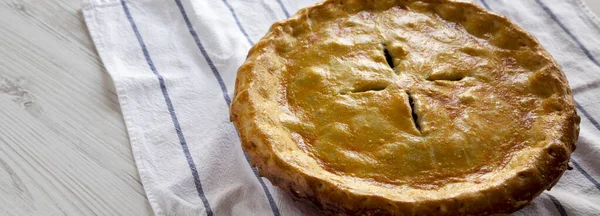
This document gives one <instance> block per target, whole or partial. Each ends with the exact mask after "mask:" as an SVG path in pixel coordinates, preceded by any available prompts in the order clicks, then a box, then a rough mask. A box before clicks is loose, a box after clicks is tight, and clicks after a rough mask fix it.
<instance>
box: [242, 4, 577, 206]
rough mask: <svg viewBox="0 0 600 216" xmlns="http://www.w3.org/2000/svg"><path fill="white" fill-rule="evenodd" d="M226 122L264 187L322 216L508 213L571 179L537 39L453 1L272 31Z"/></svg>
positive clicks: (569, 146)
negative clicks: (233, 127) (307, 204)
mask: <svg viewBox="0 0 600 216" xmlns="http://www.w3.org/2000/svg"><path fill="white" fill-rule="evenodd" d="M231 120H232V121H233V122H234V123H235V125H236V127H237V128H238V130H239V133H240V137H241V140H242V145H243V148H244V150H245V151H246V152H247V153H248V155H249V156H250V158H251V161H252V164H253V165H255V166H256V167H257V168H258V170H259V172H260V174H261V175H263V176H265V177H267V178H268V179H270V180H271V181H272V182H273V184H275V185H277V186H279V187H282V188H283V189H285V190H286V191H289V192H291V193H292V194H293V195H294V196H296V197H300V198H307V199H309V200H311V201H312V202H314V203H315V204H316V205H317V206H318V207H320V208H321V209H322V210H324V211H325V212H328V213H335V214H347V215H356V214H366V215H370V214H375V215H379V214H383V215H387V214H394V215H461V214H469V215H480V214H491V213H508V212H512V211H515V210H516V209H518V208H520V207H523V206H524V205H526V204H527V203H528V202H529V201H531V200H532V199H533V198H534V197H536V196H537V195H539V194H540V193H541V192H542V191H543V190H545V189H548V188H549V187H551V186H552V185H553V184H554V183H555V182H556V181H557V180H558V179H559V178H560V176H561V175H562V173H563V172H564V171H565V170H566V169H567V167H568V162H569V158H570V154H571V152H572V151H573V150H574V149H575V142H576V140H577V136H578V133H579V116H578V115H577V113H576V109H575V106H574V102H573V98H572V94H571V89H570V88H569V86H568V83H567V80H566V77H565V75H564V74H563V72H562V71H561V70H560V68H559V67H558V65H557V63H556V62H555V61H554V60H553V59H552V57H551V56H550V54H549V53H548V52H547V51H546V50H545V49H544V48H543V47H541V45H540V44H539V42H537V40H536V39H535V38H533V37H532V36H531V35H529V34H528V33H526V32H525V31H524V30H522V29H521V28H520V27H518V26H517V25H515V24H514V23H512V22H511V21H509V20H508V19H506V18H505V17H502V16H499V15H496V14H494V13H491V12H488V11H486V10H485V9H482V8H480V7H478V6H476V5H474V4H472V3H468V2H463V1H452V0H428V1H411V0H404V1H402V0H396V1H393V0H378V1H374V0H328V1H325V2H323V3H319V4H317V5H315V6H312V7H309V8H305V9H302V10H300V11H299V12H298V13H297V14H295V15H294V16H293V17H291V18H290V19H288V20H284V21H281V22H277V23H275V24H274V25H273V26H272V27H271V29H270V30H269V32H268V33H267V35H266V36H265V37H263V38H262V39H261V40H260V41H259V42H258V43H257V44H256V45H255V46H254V47H253V48H252V49H251V50H250V52H249V54H248V58H247V60H246V62H245V63H244V64H243V65H242V66H241V67H240V69H239V71H238V75H237V80H236V89H235V96H234V100H233V103H232V105H231Z"/></svg>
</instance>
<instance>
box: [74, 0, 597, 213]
mask: <svg viewBox="0 0 600 216" xmlns="http://www.w3.org/2000/svg"><path fill="white" fill-rule="evenodd" d="M316 2H317V1H316V0H84V4H83V14H84V15H85V21H86V23H87V26H88V28H89V31H90V34H91V36H92V38H93V40H94V43H95V45H96V48H97V50H98V53H99V54H100V57H101V58H102V61H103V62H104V65H105V67H106V69H107V71H108V73H109V74H110V76H111V77H112V79H113V81H114V85H115V88H116V91H117V94H118V97H119V103H120V105H121V110H122V112H123V118H124V121H125V123H126V125H127V130H128V133H129V137H130V141H131V147H132V149H133V155H134V157H135V161H136V164H137V167H138V169H139V173H140V177H141V180H142V183H143V185H144V188H145V190H146V195H147V197H148V200H149V201H150V204H151V206H152V208H153V210H154V213H155V214H156V215H315V214H318V213H317V212H316V211H315V210H314V209H312V208H311V207H310V206H309V205H305V204H303V203H298V202H295V201H293V200H292V199H291V198H290V197H289V196H288V195H286V194H285V193H283V191H282V190H280V189H279V188H277V187H273V185H271V183H270V182H269V181H268V180H267V179H264V178H261V177H259V176H258V175H257V171H256V170H255V169H253V168H252V167H251V166H250V164H249V159H248V157H247V156H246V155H245V154H244V153H243V151H242V149H241V146H240V140H239V137H238V135H237V133H236V129H235V128H234V127H233V125H232V124H231V123H230V122H229V115H228V110H229V109H228V108H229V105H230V103H231V97H232V92H233V89H234V82H235V76H236V71H237V68H238V66H240V65H241V64H242V62H243V61H244V59H245V57H246V54H247V52H248V50H249V49H250V47H252V45H253V44H254V43H256V42H257V41H258V40H259V39H260V38H261V37H262V36H263V35H264V34H265V33H266V31H267V29H268V28H269V26H270V25H271V24H272V23H273V22H275V21H278V20H282V19H285V18H286V17H289V16H290V15H291V14H293V13H294V12H295V11H297V10H298V9H300V8H303V7H306V6H309V5H312V4H314V3H316ZM475 2H476V3H477V4H479V5H481V6H483V7H486V8H488V9H489V10H492V11H495V12H496V13H499V14H503V15H506V16H508V17H509V18H511V19H512V20H514V21H516V22H517V23H518V24H519V25H521V26H523V27H524V28H525V29H527V30H529V31H530V32H532V33H533V34H534V35H535V36H536V37H537V38H538V39H539V40H540V41H541V43H542V44H543V45H544V46H545V47H546V48H547V49H548V50H549V51H550V53H552V54H553V55H554V57H555V58H556V59H557V60H558V62H559V63H560V65H561V66H562V68H563V70H564V71H565V72H566V74H567V77H568V79H569V81H570V84H571V86H572V87H573V91H574V94H575V99H576V101H577V108H578V110H579V112H580V115H581V116H582V121H581V135H580V138H579V142H578V143H577V150H576V151H575V153H574V154H573V157H572V160H571V164H572V166H573V170H571V171H568V172H567V173H566V174H565V175H564V176H563V177H562V179H561V180H560V181H559V182H558V184H557V185H556V186H555V187H554V188H552V191H548V192H545V193H543V194H542V195H541V196H540V197H538V198H537V199H535V201H534V202H533V204H532V205H528V206H527V207H525V208H524V209H522V210H521V211H519V212H517V213H515V215H600V183H598V181H600V124H599V123H598V121H599V120H600V20H598V18H596V17H595V16H594V15H593V14H592V13H591V12H590V11H589V9H588V8H587V7H586V6H585V5H584V4H583V3H582V2H581V1H580V0H519V1H517V0H476V1H475Z"/></svg>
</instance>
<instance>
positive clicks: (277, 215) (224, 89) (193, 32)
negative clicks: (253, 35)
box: [175, 0, 280, 216]
mask: <svg viewBox="0 0 600 216" xmlns="http://www.w3.org/2000/svg"><path fill="white" fill-rule="evenodd" d="M175 2H176V3H177V6H178V7H179V11H180V12H181V15H182V16H183V19H184V21H185V24H186V25H187V27H188V30H189V31H190V34H191V35H192V37H193V38H194V41H195V42H196V45H197V46H198V49H200V52H201V53H202V56H204V59H205V60H206V62H207V63H208V66H209V67H210V70H211V71H212V73H213V74H214V75H215V78H216V79H217V81H218V82H219V86H220V87H221V91H222V93H223V98H224V99H225V102H226V103H227V106H228V107H229V106H230V105H231V98H230V97H229V94H228V93H227V86H225V83H224V82H223V78H221V74H220V73H219V71H218V70H217V67H215V64H214V63H213V61H212V60H211V59H210V56H209V55H208V53H207V52H206V49H205V48H204V45H202V41H200V38H199V37H198V34H196V30H194V27H193V26H192V22H191V21H190V19H189V17H188V15H187V12H186V11H185V8H184V7H183V4H182V3H181V0H175ZM232 13H233V10H232ZM236 17H237V16H236ZM236 21H237V19H236ZM238 24H239V23H238ZM238 26H239V27H241V25H238ZM244 32H245V31H244ZM247 39H248V40H250V39H249V38H247ZM250 42H251V41H250ZM244 156H245V157H246V161H247V162H248V164H250V158H248V155H247V154H246V153H245V152H244ZM252 172H254V175H255V176H256V178H257V179H258V182H259V183H260V185H261V186H262V188H263V190H264V192H265V195H266V196H267V200H268V201H269V205H270V206H271V210H272V211H273V215H275V216H280V213H279V208H277V204H275V200H274V199H273V196H272V195H271V192H270V191H269V189H268V188H267V186H266V185H265V182H264V181H263V180H262V178H260V176H259V175H258V170H256V168H253V167H252Z"/></svg>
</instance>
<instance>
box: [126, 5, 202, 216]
mask: <svg viewBox="0 0 600 216" xmlns="http://www.w3.org/2000/svg"><path fill="white" fill-rule="evenodd" d="M121 5H122V6H123V11H124V12H125V15H126V16H127V19H128V20H129V23H130V24H131V28H132V29H133V32H134V33H135V37H136V38H137V40H138V42H139V43H140V47H141V48H142V52H143V53H144V57H145V58H146V63H148V66H149V67H150V70H151V71H152V73H154V75H156V78H158V83H159V85H160V89H161V91H162V94H163V97H164V99H165V103H166V104H167V109H168V110H169V114H170V115H171V120H172V121H173V126H174V127H175V131H176V132H177V137H178V138H179V144H181V148H182V149H183V153H184V154H185V159H186V160H187V163H188V166H189V167H190V170H191V171H192V177H193V178H194V184H195V185H196V191H198V195H199V196H200V199H201V200H202V203H203V204H204V208H205V209H206V215H208V216H212V215H213V212H212V209H211V208H210V204H209V203H208V200H207V199H206V196H205V195H204V191H203V190H202V184H201V182H200V177H199V176H198V170H196V165H195V164H194V159H193V158H192V156H191V155H190V150H189V149H188V146H187V143H186V141H185V137H184V136H183V131H182V130H181V126H180V125H179V120H177V115H176V114H175V109H174V108H173V104H172V103H171V98H170V97H169V92H168V91H167V86H166V85H165V80H164V79H163V77H162V75H160V74H159V73H158V71H157V70H156V67H155V66H154V62H153V61H152V58H151V57H150V54H149V52H148V49H147V48H146V44H145V43H144V39H143V38H142V36H141V35H140V32H139V30H138V28H137V25H136V24H135V21H134V20H133V17H132V16H131V12H130V11H129V8H128V7H127V3H126V2H125V0H121Z"/></svg>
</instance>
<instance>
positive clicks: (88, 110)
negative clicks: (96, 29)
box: [0, 0, 152, 215]
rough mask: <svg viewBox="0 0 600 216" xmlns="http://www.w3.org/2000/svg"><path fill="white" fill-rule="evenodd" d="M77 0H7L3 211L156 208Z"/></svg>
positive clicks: (0, 166)
mask: <svg viewBox="0 0 600 216" xmlns="http://www.w3.org/2000/svg"><path fill="white" fill-rule="evenodd" d="M80 4H81V3H80V1H79V0H46V1H38V0H4V1H0V215H150V214H152V210H151V209H150V207H149V204H148V201H147V199H146V197H145V195H144V191H143V188H142V186H141V183H140V181H139V177H138V174H137V170H136V167H135V164H134V161H133V157H132V155H131V149H130V145H129V140H128V138H127V133H126V131H125V126H124V124H123V121H122V117H121V114H120V110H119V105H118V100H117V97H116V95H115V93H114V88H113V87H112V81H111V80H110V78H109V77H108V76H107V75H106V72H105V71H103V70H104V69H103V66H102V63H101V62H100V60H99V58H98V55H97V54H96V51H95V50H94V46H93V44H92V42H91V39H90V37H89V35H88V34H87V30H86V28H85V24H84V23H83V17H82V15H81V12H80V7H81V6H80Z"/></svg>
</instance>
